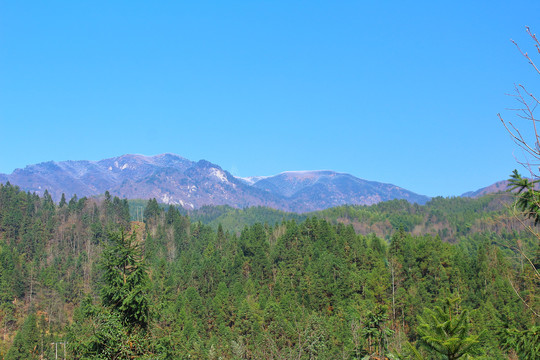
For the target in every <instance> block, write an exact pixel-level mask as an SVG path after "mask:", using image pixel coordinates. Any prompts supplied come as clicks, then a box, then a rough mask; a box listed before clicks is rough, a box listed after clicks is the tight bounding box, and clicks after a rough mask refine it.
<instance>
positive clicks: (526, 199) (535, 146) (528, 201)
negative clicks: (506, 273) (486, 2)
mask: <svg viewBox="0 0 540 360" xmlns="http://www.w3.org/2000/svg"><path fill="white" fill-rule="evenodd" d="M525 29H526V32H527V34H528V35H529V37H530V38H531V40H532V42H533V44H534V47H535V49H536V52H537V53H538V54H540V42H539V41H538V38H537V37H536V34H534V33H533V32H532V31H531V29H530V28H529V27H528V26H527V27H525ZM511 41H512V43H513V44H514V45H515V46H516V48H517V49H518V51H519V52H520V54H521V55H523V57H525V58H526V59H527V61H528V63H529V64H530V65H531V66H532V67H533V69H534V70H535V71H536V73H537V74H538V75H540V69H539V68H538V66H537V65H536V64H535V61H534V60H533V58H532V57H531V56H530V55H529V53H528V52H526V51H524V50H522V48H521V47H520V46H519V45H518V43H517V42H516V41H514V40H511ZM510 96H511V97H513V98H514V99H515V100H516V101H517V102H518V104H519V106H518V107H517V108H514V109H509V110H512V111H514V112H515V114H516V116H517V118H518V119H519V120H524V121H526V122H528V123H529V126H530V127H532V133H530V132H529V133H523V132H522V131H520V130H519V127H518V126H516V125H514V124H513V123H512V122H510V121H506V120H505V119H504V118H503V117H502V116H501V114H497V116H498V117H499V119H500V121H501V122H502V124H503V125H504V127H505V129H506V130H507V131H508V133H509V134H510V136H511V138H512V139H513V141H514V142H515V143H516V144H517V145H518V147H519V148H521V149H522V150H523V151H524V153H525V159H524V160H517V162H518V163H519V164H521V165H522V166H524V167H525V168H526V169H527V171H528V172H529V175H530V178H531V179H530V180H529V179H526V178H522V177H521V175H519V174H518V172H517V171H514V173H513V175H512V178H511V180H510V186H511V187H512V190H517V194H516V196H517V198H516V201H515V203H514V206H513V210H514V216H515V218H516V219H518V220H519V221H520V222H521V224H522V225H523V227H524V228H525V229H526V230H527V231H528V232H529V233H531V234H532V235H533V237H534V238H535V239H536V240H537V242H538V241H540V232H539V231H538V227H537V225H538V224H539V223H540V191H539V190H538V184H539V183H540V168H539V166H540V133H539V129H538V127H539V125H538V124H537V122H538V121H539V120H540V119H539V118H538V117H537V116H536V115H535V111H536V108H537V106H538V105H539V104H540V101H539V100H538V98H537V97H536V96H535V95H534V94H533V93H532V92H531V91H529V90H528V89H527V88H526V87H525V86H524V85H522V84H517V85H514V93H513V94H510ZM524 134H525V135H524ZM527 134H530V135H527ZM525 218H531V219H533V220H534V226H532V225H529V223H526V222H525V221H523V219H525ZM536 245H537V246H538V243H537V244H536ZM503 246H505V247H507V248H509V249H510V250H512V251H513V252H514V253H517V254H519V255H520V257H521V259H526V261H525V264H526V266H530V267H531V268H532V278H534V280H535V283H538V282H539V281H540V272H539V271H538V270H539V269H537V267H536V266H535V263H534V262H533V261H532V260H531V257H530V256H528V255H527V251H526V249H524V247H523V246H522V243H521V242H520V241H519V240H517V245H516V246H514V245H503ZM522 264H523V261H522ZM508 281H509V282H510V285H511V286H512V288H513V289H514V291H515V293H516V295H517V296H518V297H519V299H520V300H521V301H522V302H523V303H524V304H525V305H526V307H527V308H528V309H529V310H530V311H531V312H532V313H533V314H534V315H535V316H536V317H540V314H539V311H538V309H534V308H533V307H532V306H531V305H530V304H529V303H527V301H526V300H525V299H524V298H523V297H522V296H521V295H520V293H519V291H518V289H517V288H516V286H515V284H514V283H513V282H512V280H511V279H510V277H508Z"/></svg>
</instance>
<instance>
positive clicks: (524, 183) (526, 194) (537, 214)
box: [508, 170, 540, 225]
mask: <svg viewBox="0 0 540 360" xmlns="http://www.w3.org/2000/svg"><path fill="white" fill-rule="evenodd" d="M508 182H509V184H508V187H509V188H510V190H514V191H515V190H517V193H518V196H517V197H516V206H517V207H518V209H520V210H521V211H523V212H524V213H525V215H526V216H527V217H528V218H530V219H532V220H534V225H537V224H538V223H539V222H540V191H537V190H536V186H537V184H538V183H539V182H540V180H529V179H527V178H523V177H521V175H520V174H519V173H518V171H517V170H514V171H513V172H512V175H510V179H509V180H508Z"/></svg>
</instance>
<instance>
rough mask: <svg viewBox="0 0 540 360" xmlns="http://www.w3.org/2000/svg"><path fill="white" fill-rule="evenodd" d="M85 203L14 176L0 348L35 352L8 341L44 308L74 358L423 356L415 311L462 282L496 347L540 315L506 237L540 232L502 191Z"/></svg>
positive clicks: (6, 217)
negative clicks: (379, 199)
mask: <svg viewBox="0 0 540 360" xmlns="http://www.w3.org/2000/svg"><path fill="white" fill-rule="evenodd" d="M72 200H73V201H71V200H70V201H69V203H70V204H68V203H66V204H65V205H64V206H63V207H59V206H57V205H55V204H54V203H53V202H52V200H51V198H50V195H49V196H44V197H43V198H40V197H38V196H36V195H33V194H28V193H25V192H22V191H20V190H19V189H18V188H17V187H14V186H11V185H7V184H6V185H0V326H1V327H2V329H3V331H4V333H5V334H7V336H6V337H5V338H4V340H3V341H0V356H6V354H7V351H8V350H9V348H10V347H11V348H13V351H16V349H18V348H19V347H21V346H20V343H21V342H20V341H19V340H17V343H16V344H15V343H14V345H12V343H11V340H10V339H13V337H14V335H15V333H16V332H21V334H22V333H23V331H22V327H23V324H24V319H25V318H26V317H27V316H28V309H31V308H35V309H36V312H37V313H39V314H40V316H42V317H43V319H44V320H43V324H41V323H38V329H39V331H40V333H39V337H38V339H45V344H50V343H51V342H53V341H54V342H56V341H64V340H67V342H68V358H75V359H83V358H86V359H90V358H145V357H146V358H151V359H183V358H189V357H191V358H213V359H217V358H220V357H221V358H222V359H241V358H251V359H258V358H297V359H309V358H321V359H325V358H326V359H335V358H344V359H354V358H357V359H358V358H361V357H362V356H366V355H368V354H370V355H374V356H377V357H379V358H383V357H384V356H388V357H389V355H390V354H391V353H393V354H398V353H403V354H404V356H414V352H413V351H410V352H409V353H407V351H406V349H407V347H408V345H407V344H408V342H409V341H411V342H415V343H418V342H419V341H420V340H419V338H420V335H419V333H417V332H416V331H415V329H416V328H418V320H419V318H418V317H417V315H419V314H421V313H422V311H423V309H424V308H426V307H432V306H433V304H438V303H440V301H441V299H443V298H444V297H446V296H448V295H449V293H450V290H449V289H452V290H454V289H455V290H457V291H459V293H460V294H461V295H462V297H463V302H462V306H463V309H464V310H467V312H468V313H469V314H470V318H471V319H472V320H471V322H470V324H471V333H470V334H474V333H481V332H482V331H484V332H485V333H486V334H489V336H486V342H485V343H484V344H485V346H484V351H485V357H486V358H505V357H508V354H507V352H511V353H514V352H517V351H518V350H516V349H518V347H516V346H514V345H508V347H506V348H505V349H506V350H505V349H501V348H500V344H503V343H505V341H506V339H509V338H510V337H509V335H507V334H506V333H504V332H501V331H500V330H501V329H502V328H508V329H532V328H533V327H534V326H537V323H535V320H534V319H533V318H531V316H530V313H528V312H527V311H526V310H527V307H526V306H525V304H524V303H523V302H522V301H521V300H519V298H518V297H517V296H516V293H515V291H514V289H513V288H512V286H511V284H513V285H514V286H515V289H516V290H517V291H518V292H519V294H520V295H521V296H522V297H523V298H524V299H525V300H526V301H527V305H529V306H531V307H533V308H535V306H537V305H536V304H537V303H535V300H534V299H537V298H538V296H537V295H538V286H537V283H535V282H534V281H531V280H530V279H529V277H528V273H527V271H526V269H525V270H522V267H521V265H522V264H521V261H520V259H519V258H516V257H515V256H513V255H514V253H512V252H511V251H510V250H509V249H507V248H502V247H500V246H498V245H497V243H498V240H499V239H501V238H502V239H503V240H505V239H506V240H512V239H516V238H518V236H519V239H520V241H522V243H523V244H524V245H525V246H526V248H527V249H536V248H535V247H534V245H535V243H534V239H531V238H530V237H527V236H526V234H523V233H522V234H519V233H518V232H514V231H513V230H511V229H513V227H514V225H513V224H514V223H512V222H511V221H512V220H511V218H510V217H508V216H507V215H508V214H507V213H506V212H505V211H506V210H504V207H503V206H502V205H503V204H504V201H506V200H501V197H500V196H498V197H486V198H481V199H459V198H452V199H443V198H435V199H433V200H432V201H431V202H430V203H428V204H427V205H426V206H419V205H411V204H409V203H407V202H404V201H392V202H387V203H381V204H378V205H375V206H371V207H353V206H349V207H339V208H335V209H329V210H327V211H324V212H319V213H316V214H310V215H314V216H311V217H308V215H294V216H293V215H292V214H287V213H282V212H277V211H274V210H270V209H264V208H253V209H243V210H238V209H232V208H228V207H218V208H205V209H200V211H194V212H193V213H192V214H191V215H186V214H187V212H186V211H185V210H183V209H178V208H176V207H173V206H170V207H164V206H163V205H162V204H158V203H157V201H155V200H152V201H151V202H149V203H150V206H149V207H148V208H147V211H146V217H145V219H144V220H145V223H144V224H141V223H138V224H137V226H140V228H139V229H136V227H135V226H133V225H132V224H130V223H129V221H128V220H129V219H128V218H127V215H126V209H127V207H126V202H125V201H124V200H121V199H118V198H114V197H112V196H111V195H110V194H105V197H104V198H103V199H85V198H81V199H78V198H76V199H75V198H72ZM141 204H142V203H141V202H139V203H137V202H135V203H134V206H142V205H141ZM134 214H135V215H136V214H137V212H134ZM138 214H139V220H140V214H141V212H140V210H139V212H138ZM295 216H296V217H295ZM322 217H324V218H325V219H323V218H322ZM344 223H345V224H347V225H344ZM501 223H502V224H503V225H499V224H501ZM220 224H221V226H220ZM121 227H124V228H128V229H129V228H131V230H130V231H131V232H128V233H121V232H119V231H118V230H117V229H119V228H121ZM111 230H113V231H112V233H113V235H112V236H111V237H110V238H109V237H108V236H107V235H106V234H108V233H109V232H111ZM132 232H133V233H136V234H137V235H136V237H135V235H132ZM128 234H129V235H128ZM531 259H532V261H537V259H536V258H531ZM150 279H151V280H150ZM73 309H74V310H73ZM423 320H425V322H428V320H427V319H426V317H424V318H423ZM473 321H474V322H473ZM467 323H468V322H467ZM473 323H474V326H473V325H472V324H473ZM501 324H505V325H504V326H503V325H501ZM509 331H510V330H509ZM21 336H22V335H21ZM468 336H472V335H468ZM524 338H527V339H529V336H528V335H527V336H525V335H524ZM516 341H517V340H516ZM509 344H510V343H509ZM512 344H517V342H514V343H512ZM520 346H524V345H520ZM38 348H40V347H38ZM411 349H412V348H409V350H411ZM524 349H525V347H524ZM49 351H50V346H49ZM416 351H417V353H418V354H420V355H426V353H425V351H427V348H420V349H416ZM524 351H527V350H524ZM44 352H45V354H44V356H45V358H50V353H49V354H47V346H45V349H44ZM428 355H429V354H428ZM429 356H432V357H436V355H435V354H431V355H429Z"/></svg>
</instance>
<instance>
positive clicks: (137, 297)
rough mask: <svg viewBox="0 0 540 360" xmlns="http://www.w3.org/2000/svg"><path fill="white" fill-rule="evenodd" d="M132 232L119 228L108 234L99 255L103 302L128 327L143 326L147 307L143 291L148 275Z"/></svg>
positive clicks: (145, 320) (144, 325)
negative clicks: (101, 270) (104, 245)
mask: <svg viewBox="0 0 540 360" xmlns="http://www.w3.org/2000/svg"><path fill="white" fill-rule="evenodd" d="M135 235H136V234H135V233H132V234H131V235H129V236H126V234H125V233H124V232H123V231H122V232H120V233H112V234H111V235H110V236H109V239H110V244H109V245H108V246H106V247H105V249H104V251H103V255H102V264H101V266H102V269H103V287H102V289H101V299H102V302H103V305H104V306H105V307H108V308H109V309H111V311H112V312H113V313H115V314H118V315H119V318H120V320H121V322H122V324H123V325H125V326H127V327H128V328H129V329H132V328H134V327H138V328H141V329H146V328H147V327H148V323H149V321H150V315H149V313H150V310H149V303H148V298H147V295H146V292H147V286H148V275H147V273H146V266H145V263H144V260H143V256H142V251H141V247H140V245H139V244H137V241H136V238H135Z"/></svg>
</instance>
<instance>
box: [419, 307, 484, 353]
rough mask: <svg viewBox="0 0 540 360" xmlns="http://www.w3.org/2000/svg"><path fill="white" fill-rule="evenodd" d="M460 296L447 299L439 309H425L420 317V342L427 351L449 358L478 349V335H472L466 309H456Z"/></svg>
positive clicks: (479, 346)
mask: <svg viewBox="0 0 540 360" xmlns="http://www.w3.org/2000/svg"><path fill="white" fill-rule="evenodd" d="M460 301H461V299H459V298H453V299H451V298H447V299H445V304H444V306H443V307H442V308H441V307H439V306H437V307H435V309H434V310H430V309H427V310H426V311H425V315H424V316H423V317H421V316H420V317H419V326H418V328H417V331H418V336H419V338H420V344H421V345H422V346H423V347H425V348H426V349H427V350H428V351H430V352H432V353H435V354H440V355H442V356H444V357H445V359H448V360H456V359H459V358H461V357H462V356H464V355H477V354H479V353H480V352H481V345H482V342H481V340H480V335H472V334H471V324H470V320H469V313H468V311H467V310H463V311H461V312H460V311H459V303H460Z"/></svg>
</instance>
